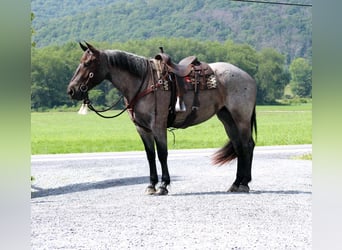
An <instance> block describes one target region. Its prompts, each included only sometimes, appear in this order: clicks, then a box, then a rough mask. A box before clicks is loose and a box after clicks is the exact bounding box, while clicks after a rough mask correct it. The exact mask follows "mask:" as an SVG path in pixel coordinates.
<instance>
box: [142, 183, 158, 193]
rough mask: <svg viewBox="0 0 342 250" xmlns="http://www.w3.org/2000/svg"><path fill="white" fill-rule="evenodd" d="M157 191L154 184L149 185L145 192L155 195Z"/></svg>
mask: <svg viewBox="0 0 342 250" xmlns="http://www.w3.org/2000/svg"><path fill="white" fill-rule="evenodd" d="M156 192H157V190H156V188H155V187H154V186H153V185H148V186H147V188H146V190H145V194H146V195H153V194H155V193H156Z"/></svg>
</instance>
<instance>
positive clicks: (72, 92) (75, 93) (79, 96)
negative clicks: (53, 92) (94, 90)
mask: <svg viewBox="0 0 342 250" xmlns="http://www.w3.org/2000/svg"><path fill="white" fill-rule="evenodd" d="M67 93H68V95H69V96H70V97H71V99H74V100H78V101H81V100H83V99H84V98H85V97H86V96H87V93H86V92H82V91H79V90H77V89H75V88H74V87H72V86H69V87H68V89H67Z"/></svg>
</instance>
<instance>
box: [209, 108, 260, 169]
mask: <svg viewBox="0 0 342 250" xmlns="http://www.w3.org/2000/svg"><path fill="white" fill-rule="evenodd" d="M253 129H254V134H255V137H257V122H256V112H255V107H254V110H253V114H252V117H251V130H252V131H251V132H252V133H253ZM236 157H237V154H236V151H235V149H234V146H233V143H232V141H229V142H228V143H227V144H226V145H225V146H224V147H223V148H221V149H220V150H219V151H217V152H216V153H215V154H214V156H213V158H212V162H213V164H214V165H223V164H226V163H229V162H230V161H232V160H234V159H235V158H236Z"/></svg>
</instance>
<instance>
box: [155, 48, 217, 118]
mask: <svg viewBox="0 0 342 250" xmlns="http://www.w3.org/2000/svg"><path fill="white" fill-rule="evenodd" d="M160 51H161V53H159V54H157V55H156V56H155V58H154V59H156V60H158V61H160V63H161V64H162V65H163V68H164V69H165V70H166V71H167V73H173V74H174V75H175V76H177V77H176V79H175V85H176V88H177V102H176V111H183V112H184V111H186V107H185V104H184V102H183V95H184V93H185V91H186V90H190V89H193V90H194V92H195V96H196V99H197V94H198V90H199V89H202V90H203V89H211V88H216V85H215V86H214V87H213V84H212V81H215V83H214V84H216V78H215V77H214V72H213V71H212V69H211V68H210V67H209V65H208V64H207V63H205V62H200V61H199V60H198V59H197V57H196V56H188V57H186V58H184V59H182V60H181V61H180V62H179V63H178V64H176V63H174V62H172V60H171V57H170V56H169V55H168V54H166V53H164V51H163V48H162V47H160ZM213 78H214V80H212V79H213ZM196 106H197V105H196ZM197 108H198V107H197Z"/></svg>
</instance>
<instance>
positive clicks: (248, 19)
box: [31, 0, 312, 62]
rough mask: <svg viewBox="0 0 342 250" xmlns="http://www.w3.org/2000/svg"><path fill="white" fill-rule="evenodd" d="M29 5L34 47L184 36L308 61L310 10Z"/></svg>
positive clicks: (41, 0)
mask: <svg viewBox="0 0 342 250" xmlns="http://www.w3.org/2000/svg"><path fill="white" fill-rule="evenodd" d="M281 2H287V3H301V4H312V0H283V1H281ZM31 6H32V11H33V13H34V14H35V19H34V21H33V28H34V30H35V35H34V36H33V39H34V41H35V42H36V44H37V45H36V46H37V47H44V46H48V45H52V44H58V45H61V44H64V43H66V42H69V41H83V40H86V41H90V42H109V43H111V42H117V41H119V42H124V41H127V40H142V39H148V38H152V37H185V38H193V39H197V40H202V41H203V40H211V41H213V40H215V41H221V42H223V41H226V40H232V41H234V42H235V43H247V44H249V45H251V46H253V47H254V48H256V49H257V50H260V49H262V48H266V47H271V48H275V49H276V50H278V51H279V52H280V53H281V54H283V55H286V56H287V62H290V61H291V60H293V59H294V58H296V57H304V58H307V59H309V60H311V56H312V42H311V35H312V20H311V17H312V8H311V7H298V6H285V5H273V4H260V3H243V2H235V1H230V0H211V1H206V0H177V1H175V0H131V1H127V0H91V1H89V0H73V1H70V0H58V1H56V0H32V1H31Z"/></svg>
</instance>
